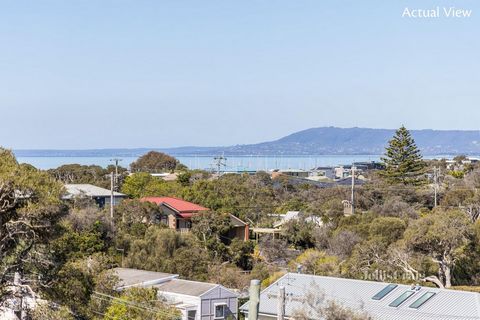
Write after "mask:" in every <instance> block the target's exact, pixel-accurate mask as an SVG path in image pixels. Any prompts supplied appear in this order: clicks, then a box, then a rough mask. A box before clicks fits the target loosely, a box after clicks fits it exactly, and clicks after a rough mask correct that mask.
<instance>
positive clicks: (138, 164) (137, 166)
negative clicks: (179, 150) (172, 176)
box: [130, 151, 180, 173]
mask: <svg viewBox="0 0 480 320" xmlns="http://www.w3.org/2000/svg"><path fill="white" fill-rule="evenodd" d="M179 164H180V162H179V161H178V160H177V159H175V158H174V157H172V156H169V155H168V154H165V153H162V152H157V151H150V152H148V153H147V154H144V155H143V156H141V157H140V158H138V159H137V161H135V162H133V163H132V164H131V165H130V168H131V169H132V172H149V173H160V172H165V171H173V170H175V168H176V167H177V165H179Z"/></svg>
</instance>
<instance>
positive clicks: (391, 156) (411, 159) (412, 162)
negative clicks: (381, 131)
mask: <svg viewBox="0 0 480 320" xmlns="http://www.w3.org/2000/svg"><path fill="white" fill-rule="evenodd" d="M382 161H383V163H384V165H385V170H383V171H382V172H381V175H382V177H384V178H385V179H386V180H387V181H388V182H389V183H392V184H397V183H403V184H405V185H420V184H423V183H424V182H425V178H424V174H425V167H426V163H425V162H424V161H423V159H422V155H421V154H420V150H419V149H418V148H417V145H416V144H415V140H414V139H413V138H412V136H411V134H410V132H409V131H408V130H407V129H406V128H405V127H404V126H402V127H400V129H398V130H397V131H396V132H395V135H394V136H393V138H392V139H391V140H390V141H389V143H388V146H387V147H386V148H385V155H384V157H382Z"/></svg>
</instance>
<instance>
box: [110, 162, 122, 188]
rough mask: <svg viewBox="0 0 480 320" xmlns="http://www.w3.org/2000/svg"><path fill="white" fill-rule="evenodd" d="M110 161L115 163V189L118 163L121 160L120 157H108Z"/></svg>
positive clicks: (116, 186)
mask: <svg viewBox="0 0 480 320" xmlns="http://www.w3.org/2000/svg"><path fill="white" fill-rule="evenodd" d="M110 161H113V162H114V163H115V190H116V188H118V163H119V162H120V161H122V159H119V158H113V159H110ZM116 191H118V190H116Z"/></svg>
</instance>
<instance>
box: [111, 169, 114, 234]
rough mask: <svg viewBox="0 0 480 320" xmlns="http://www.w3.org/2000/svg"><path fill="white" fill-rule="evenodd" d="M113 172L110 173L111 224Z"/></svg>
mask: <svg viewBox="0 0 480 320" xmlns="http://www.w3.org/2000/svg"><path fill="white" fill-rule="evenodd" d="M113 174H114V173H113V172H112V173H110V218H111V219H112V226H113V202H114V199H113Z"/></svg>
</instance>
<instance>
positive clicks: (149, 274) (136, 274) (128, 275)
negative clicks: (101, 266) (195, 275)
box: [113, 268, 178, 289]
mask: <svg viewBox="0 0 480 320" xmlns="http://www.w3.org/2000/svg"><path fill="white" fill-rule="evenodd" d="M113 271H114V272H115V273H116V274H117V276H118V278H119V280H120V283H119V287H118V288H117V289H123V288H126V287H130V286H139V287H144V286H149V285H154V284H158V283H161V282H164V281H168V280H170V279H174V278H177V277H178V275H177V274H171V273H163V272H154V271H146V270H139V269H130V268H114V269H113Z"/></svg>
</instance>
